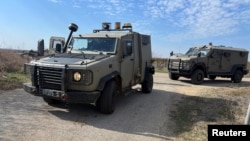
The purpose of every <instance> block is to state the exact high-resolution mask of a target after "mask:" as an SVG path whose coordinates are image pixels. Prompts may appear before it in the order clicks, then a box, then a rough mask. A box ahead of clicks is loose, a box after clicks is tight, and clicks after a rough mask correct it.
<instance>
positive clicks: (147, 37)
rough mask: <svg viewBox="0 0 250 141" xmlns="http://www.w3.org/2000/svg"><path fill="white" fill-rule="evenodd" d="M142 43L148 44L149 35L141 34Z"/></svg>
mask: <svg viewBox="0 0 250 141" xmlns="http://www.w3.org/2000/svg"><path fill="white" fill-rule="evenodd" d="M142 44H143V45H148V44H150V36H146V35H142Z"/></svg>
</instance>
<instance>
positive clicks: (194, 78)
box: [191, 69, 204, 84]
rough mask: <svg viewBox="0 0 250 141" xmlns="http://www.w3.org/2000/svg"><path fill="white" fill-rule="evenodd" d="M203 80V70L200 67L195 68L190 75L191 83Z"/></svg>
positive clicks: (198, 82)
mask: <svg viewBox="0 0 250 141" xmlns="http://www.w3.org/2000/svg"><path fill="white" fill-rule="evenodd" d="M203 80H204V72H203V71H202V70H200V69H197V70H195V71H194V72H193V74H192V75H191V82H192V83H193V84H201V83H202V82H203Z"/></svg>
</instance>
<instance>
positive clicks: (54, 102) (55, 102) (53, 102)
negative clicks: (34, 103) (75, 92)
mask: <svg viewBox="0 0 250 141" xmlns="http://www.w3.org/2000/svg"><path fill="white" fill-rule="evenodd" d="M43 100H44V101H45V102H46V103H48V104H49V105H55V104H58V103H60V102H59V101H58V100H55V99H51V98H48V97H43Z"/></svg>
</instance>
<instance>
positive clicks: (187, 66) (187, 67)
mask: <svg viewBox="0 0 250 141" xmlns="http://www.w3.org/2000/svg"><path fill="white" fill-rule="evenodd" d="M189 68H190V63H188V62H183V63H182V69H186V70H188V69H189Z"/></svg>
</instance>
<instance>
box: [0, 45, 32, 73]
mask: <svg viewBox="0 0 250 141" xmlns="http://www.w3.org/2000/svg"><path fill="white" fill-rule="evenodd" d="M29 60H30V59H28V58H25V57H22V56H21V54H20V53H18V52H17V51H15V50H1V51H0V73H6V72H7V73H11V72H23V70H24V63H26V62H28V61H29Z"/></svg>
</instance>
